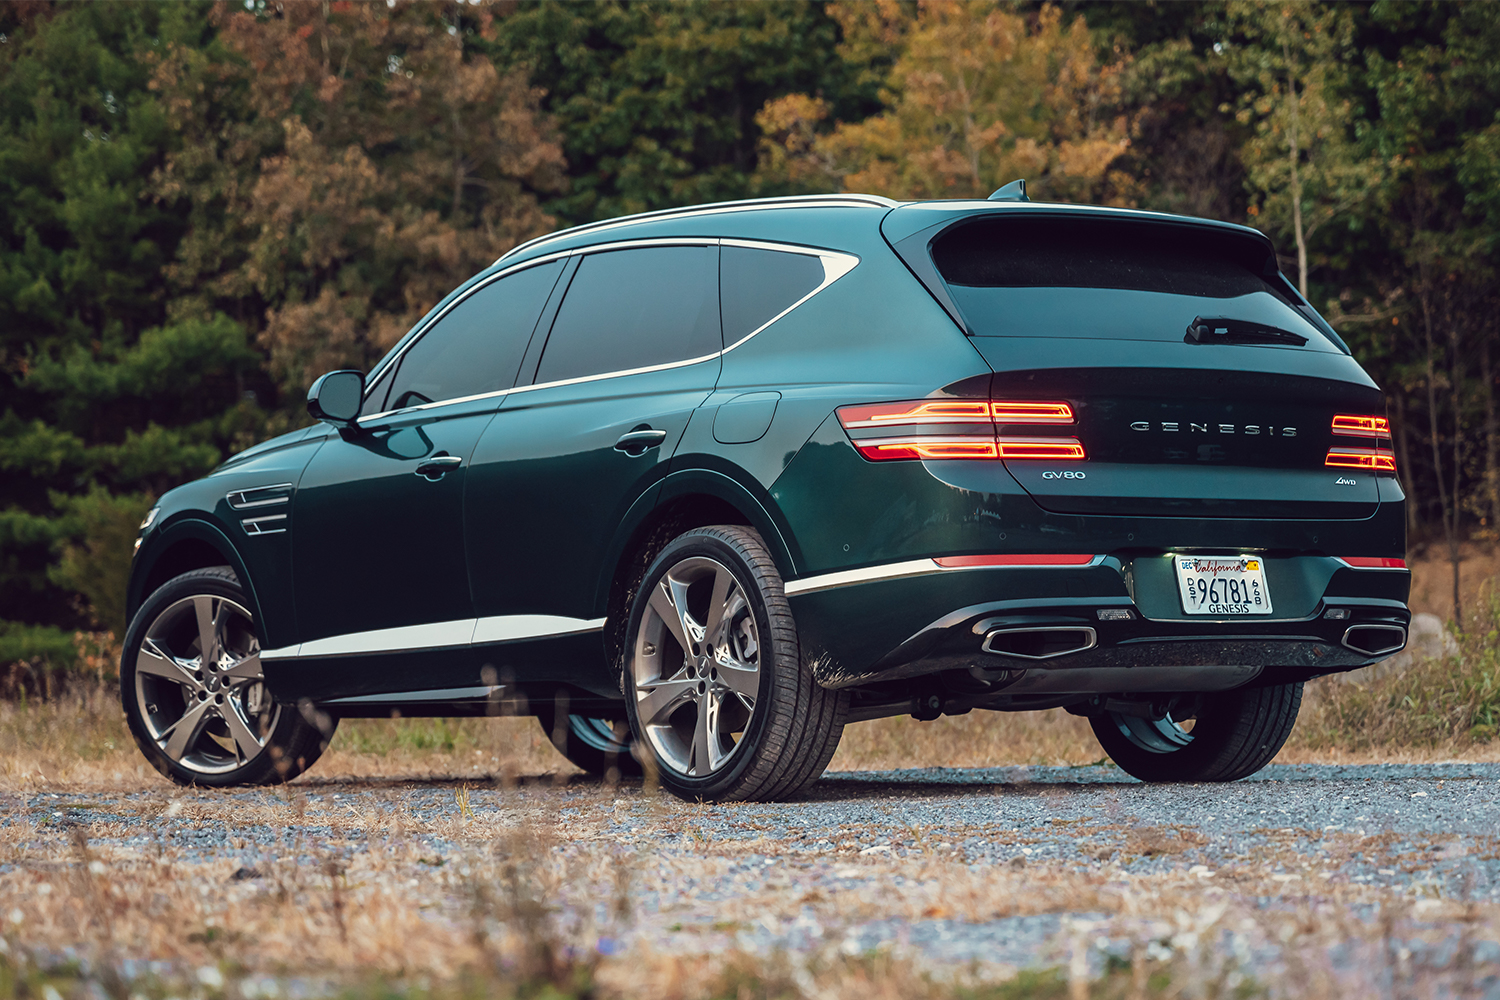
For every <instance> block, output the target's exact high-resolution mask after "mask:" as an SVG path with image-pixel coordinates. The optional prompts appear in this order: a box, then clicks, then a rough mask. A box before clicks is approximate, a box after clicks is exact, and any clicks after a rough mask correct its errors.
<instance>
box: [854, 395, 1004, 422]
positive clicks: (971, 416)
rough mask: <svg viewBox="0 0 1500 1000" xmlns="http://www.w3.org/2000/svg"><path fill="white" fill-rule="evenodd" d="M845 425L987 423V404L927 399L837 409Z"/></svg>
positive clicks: (988, 407)
mask: <svg viewBox="0 0 1500 1000" xmlns="http://www.w3.org/2000/svg"><path fill="white" fill-rule="evenodd" d="M839 422H840V423H842V424H843V425H844V426H845V427H848V428H855V427H889V426H891V425H892V424H987V423H990V404H989V403H984V402H979V401H964V400H947V399H937V400H926V401H920V400H919V401H916V402H911V403H882V404H878V405H876V406H845V407H843V408H842V409H840V410H839Z"/></svg>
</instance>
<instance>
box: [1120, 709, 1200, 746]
mask: <svg viewBox="0 0 1500 1000" xmlns="http://www.w3.org/2000/svg"><path fill="white" fill-rule="evenodd" d="M1109 718H1110V721H1111V722H1112V723H1114V725H1115V727H1116V728H1117V729H1119V730H1120V734H1121V735H1122V736H1124V737H1125V738H1126V739H1127V740H1129V741H1130V743H1131V745H1133V746H1136V747H1139V748H1140V749H1142V750H1145V751H1148V752H1150V753H1173V752H1175V751H1178V750H1181V749H1182V748H1183V747H1185V746H1187V745H1188V744H1189V743H1191V742H1193V734H1192V733H1191V732H1190V731H1189V730H1187V729H1185V728H1184V727H1183V725H1182V723H1181V722H1178V721H1177V720H1176V719H1173V718H1172V713H1171V712H1168V713H1167V714H1166V715H1164V716H1162V717H1161V718H1160V719H1143V718H1141V717H1140V716H1137V715H1122V714H1120V713H1119V712H1111V713H1110V714H1109ZM1184 721H1187V720H1184Z"/></svg>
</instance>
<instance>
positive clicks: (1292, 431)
mask: <svg viewBox="0 0 1500 1000" xmlns="http://www.w3.org/2000/svg"><path fill="white" fill-rule="evenodd" d="M1157 427H1158V428H1159V429H1160V430H1162V431H1164V432H1165V433H1167V434H1234V433H1236V432H1238V433H1240V434H1244V435H1246V436H1250V437H1253V436H1255V435H1257V434H1266V435H1268V436H1270V437H1286V438H1292V437H1296V436H1297V428H1295V427H1272V426H1271V425H1270V424H1195V423H1190V422H1184V421H1177V420H1162V421H1159V422H1158V423H1157ZM1130 429H1131V430H1133V431H1149V430H1150V429H1151V421H1149V420H1137V421H1136V422H1135V423H1133V424H1131V425H1130Z"/></svg>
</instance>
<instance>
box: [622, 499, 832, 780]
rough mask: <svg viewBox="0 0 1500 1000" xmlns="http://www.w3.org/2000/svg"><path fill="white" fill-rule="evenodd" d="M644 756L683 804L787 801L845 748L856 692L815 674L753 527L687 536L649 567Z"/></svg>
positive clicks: (637, 628) (639, 683) (638, 722)
mask: <svg viewBox="0 0 1500 1000" xmlns="http://www.w3.org/2000/svg"><path fill="white" fill-rule="evenodd" d="M626 636H627V639H628V645H627V647H626V650H625V678H624V679H625V706H626V711H627V712H628V713H629V716H630V728H631V731H632V732H633V733H634V734H635V738H636V741H637V743H638V744H639V746H638V753H640V754H641V755H642V757H649V761H650V763H651V764H652V765H654V768H655V770H656V773H657V776H658V778H659V780H660V781H661V785H662V787H663V788H665V789H667V790H668V791H670V792H672V793H673V794H675V795H678V796H680V797H682V798H685V799H712V800H728V799H754V800H767V799H776V798H784V797H787V796H791V795H794V794H796V793H797V792H798V791H800V790H801V789H802V788H804V787H805V786H806V785H808V784H810V783H811V782H813V781H815V780H817V778H818V777H819V776H820V775H821V774H822V773H823V769H824V768H825V767H827V766H828V761H829V760H830V759H831V758H832V757H833V752H834V750H835V749H836V748H837V747H838V742H839V737H840V736H841V735H842V733H843V729H844V716H845V714H846V712H847V710H848V695H847V694H846V693H844V692H841V691H828V690H825V689H824V688H822V687H820V686H819V685H818V684H817V683H816V681H814V680H813V677H812V672H811V671H810V670H809V669H808V668H807V665H806V664H804V663H803V661H802V651H801V647H800V646H799V644H798V641H797V627H796V624H795V623H794V622H793V620H792V612H791V608H790V606H789V605H788V604H787V599H786V594H785V592H784V590H783V588H782V582H781V576H780V574H778V573H777V571H776V565H775V563H774V562H773V561H772V559H771V556H770V553H769V552H768V551H767V550H766V546H765V543H764V542H763V541H762V540H761V537H760V535H758V534H757V533H756V532H755V531H753V530H751V529H749V528H744V527H740V526H737V525H719V526H715V527H710V528H698V529H695V530H693V531H689V532H687V533H685V534H683V535H680V536H678V537H677V538H676V539H675V540H673V541H672V542H671V543H670V544H668V545H667V547H666V548H665V549H663V550H662V552H661V554H660V555H658V556H657V558H656V560H655V561H654V562H653V563H652V564H651V566H650V567H649V568H648V569H647V570H646V575H645V577H644V579H643V580H642V581H641V586H640V588H639V589H638V590H637V591H636V594H635V599H634V601H633V604H632V607H631V612H630V620H629V623H628V625H627V629H626Z"/></svg>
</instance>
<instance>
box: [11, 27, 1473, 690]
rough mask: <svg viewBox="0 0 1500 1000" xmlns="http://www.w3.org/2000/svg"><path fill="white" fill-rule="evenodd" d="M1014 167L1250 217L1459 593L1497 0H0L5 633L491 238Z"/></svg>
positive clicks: (1087, 190)
mask: <svg viewBox="0 0 1500 1000" xmlns="http://www.w3.org/2000/svg"><path fill="white" fill-rule="evenodd" d="M1017 177H1024V178H1025V179H1026V180H1027V182H1028V184H1029V191H1030V193H1031V194H1032V196H1033V198H1035V199H1037V200H1049V201H1075V202H1089V203H1095V204H1110V205H1126V206H1133V207H1138V208H1145V209H1156V210H1162V211H1169V212H1180V213H1186V214H1190V215H1199V216H1205V217H1208V218H1214V219H1227V220H1231V221H1235V222H1243V223H1247V224H1249V225H1252V226H1255V227H1257V228H1260V229H1262V230H1264V231H1266V232H1267V233H1268V234H1270V235H1271V236H1272V238H1273V239H1274V240H1275V241H1276V243H1277V246H1278V249H1279V251H1280V252H1281V254H1282V256H1283V267H1284V269H1285V270H1286V272H1287V273H1288V275H1290V276H1291V277H1292V278H1293V280H1294V281H1296V282H1297V283H1298V284H1299V285H1300V286H1301V287H1302V288H1303V290H1304V291H1305V293H1306V294H1307V295H1308V297H1309V298H1310V299H1311V300H1312V302H1313V303H1314V305H1316V306H1318V307H1319V308H1320V309H1321V310H1323V311H1324V313H1325V315H1326V316H1327V317H1328V318H1329V320H1330V321H1331V322H1332V323H1333V324H1334V325H1335V327H1337V328H1338V329H1339V330H1340V332H1341V333H1342V334H1343V335H1344V337H1345V339H1346V340H1347V341H1348V342H1349V343H1350V345H1351V347H1352V349H1353V351H1354V354H1355V356H1356V357H1357V358H1358V359H1359V360H1360V361H1361V363H1363V364H1364V365H1365V367H1366V368H1367V369H1368V370H1369V371H1370V373H1371V374H1372V375H1373V376H1374V377H1375V379H1376V380H1377V381H1378V382H1380V383H1381V384H1382V385H1383V386H1384V387H1385V389H1386V390H1387V392H1388V394H1389V399H1390V416H1391V418H1392V421H1393V425H1394V430H1395V443H1396V449H1397V456H1398V462H1399V467H1400V475H1401V478H1402V482H1403V484H1404V486H1405V488H1406V491H1407V494H1408V496H1409V497H1410V498H1411V503H1410V505H1409V508H1408V509H1409V511H1410V524H1409V528H1410V533H1411V539H1412V543H1413V545H1414V546H1415V547H1422V546H1427V545H1435V546H1437V550H1438V551H1440V552H1442V553H1443V554H1444V556H1445V557H1446V558H1450V559H1451V560H1452V562H1453V565H1454V579H1455V594H1454V598H1455V606H1457V598H1458V594H1457V585H1456V580H1457V566H1458V560H1459V558H1460V556H1461V555H1463V554H1464V553H1465V552H1468V551H1470V550H1471V548H1470V547H1472V546H1474V545H1475V544H1478V545H1480V546H1490V545H1492V543H1493V542H1494V541H1495V540H1496V538H1497V535H1496V531H1495V529H1496V525H1497V524H1500V469H1497V463H1500V456H1497V448H1500V426H1497V414H1496V400H1495V379H1496V373H1495V370H1494V369H1495V366H1496V365H1497V364H1500V357H1497V356H1496V355H1497V348H1500V344H1497V340H1500V310H1497V305H1500V302H1497V300H1500V286H1497V282H1496V262H1497V245H1496V241H1497V237H1500V5H1497V4H1486V3H1412V2H1387V0H1381V2H1376V3H1333V4H1320V3H1298V2H1290V3H1279V4H1263V3H1249V2H1237V0H1236V2H1229V3H1197V2H1181V3H1128V4H1127V3H1109V2H1067V3H1057V4H1036V3H1017V4H1009V3H994V2H981V0H974V2H966V3H941V2H931V3H912V2H895V0H889V2H880V3H847V4H840V3H830V4H821V3H809V2H797V0H763V2H759V3H728V2H692V0H684V2H678V3H658V2H637V3H616V2H599V3H569V4H563V3H547V2H520V3H516V2H498V3H478V4H466V3H458V2H427V3H408V2H395V3H390V2H387V3H364V2H360V3H353V2H349V0H309V2H285V3H274V2H266V0H245V2H243V3H241V2H236V3H219V4H212V3H198V2H135V3H124V2H117V3H104V2H91V3H54V2H41V0H36V2H33V0H11V2H8V3H4V4H3V5H0V667H3V666H4V665H6V664H16V665H19V664H29V665H31V666H32V667H40V666H44V665H49V664H50V665H52V666H55V667H62V668H66V667H69V666H72V665H74V664H76V663H78V662H80V661H88V660H90V659H91V658H92V659H94V660H95V662H97V661H98V656H99V650H103V649H107V648H109V647H110V646H112V645H113V639H112V636H120V635H122V634H123V630H124V625H125V621H124V614H125V612H124V590H125V579H126V575H127V571H128V565H129V559H130V553H131V546H132V544H133V541H134V538H135V535H136V527H137V524H138V522H139V521H140V519H141V516H142V515H143V514H144V513H145V511H146V510H147V508H149V507H150V506H151V503H152V500H153V498H154V497H156V496H158V495H160V494H161V493H162V492H164V491H165V490H167V489H170V488H171V487H172V486H174V485H176V484H178V483H180V482H183V481H185V480H188V479H192V478H194V477H197V476H200V475H202V474H204V473H206V472H208V471H209V470H210V469H212V468H213V467H214V466H215V465H217V464H218V463H219V462H220V461H222V460H223V459H224V458H225V457H227V456H228V455H230V454H232V453H234V452H236V451H238V450H241V449H244V448H246V447H248V446H250V445H251V444H254V443H255V442H257V441H260V440H263V439H265V438H267V437H269V436H272V435H274V434H277V433H280V432H282V431H285V430H289V429H292V428H294V427H297V426H301V425H302V424H304V423H305V422H306V421H307V420H308V418H307V416H306V413H305V410H304V406H303V398H304V393H305V391H306V388H307V386H308V384H309V383H310V382H311V380H312V379H313V378H315V377H316V376H317V375H318V374H319V373H321V372H322V371H325V370H327V369H330V368H335V367H360V368H368V366H369V365H371V364H372V363H373V362H374V361H375V360H376V359H377V358H378V357H379V356H380V355H381V354H382V353H383V352H384V351H385V349H386V348H387V347H389V346H390V345H391V344H392V343H394V342H395V340H396V339H397V338H398V337H399V336H400V335H401V334H402V333H403V332H405V330H406V329H408V328H409V326H410V325H411V324H412V323H413V322H414V321H415V320H416V319H418V318H419V317H420V316H421V315H422V314H423V313H425V312H426V311H427V309H428V308H429V307H430V306H431V305H432V304H434V303H435V302H436V301H437V300H438V299H439V298H440V297H441V296H442V295H444V294H445V293H446V292H447V291H448V290H449V289H450V288H452V287H453V286H454V285H456V284H457V283H458V282H460V281H462V280H463V279H465V278H466V277H468V276H469V275H471V274H473V273H474V272H475V271H477V270H478V269H480V268H482V267H483V266H485V265H486V264H488V263H489V262H491V261H492V260H494V259H495V258H496V257H497V256H498V255H499V254H501V253H502V252H504V251H505V250H507V249H508V248H510V247H512V246H514V245H515V244H516V243H518V242H520V241H522V240H525V239H527V238H530V237H532V236H536V235H539V234H541V233H545V232H548V231H550V230H552V229H554V228H558V227H562V226H566V225H572V224H577V223H581V222H588V221H591V220H595V219H601V218H607V217H610V216H614V215H620V214H625V213H630V212H640V211H647V210H651V209H657V208H665V207H670V206H675V205H685V204H693V203H699V202H707V201H716V200H724V199H733V198H743V197H755V196H765V195H779V194H801V193H813V192H828V191H862V192H870V193H876V194H883V195H888V196H890V197H894V198H953V197H971V196H980V197H983V196H985V195H987V194H988V193H989V192H990V191H991V190H993V189H994V188H996V187H999V186H1000V185H1002V184H1004V183H1006V182H1008V181H1011V180H1013V179H1015V178H1017ZM1458 625H1459V627H1460V628H1462V625H1463V616H1462V612H1461V611H1460V612H1459V616H1458Z"/></svg>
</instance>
